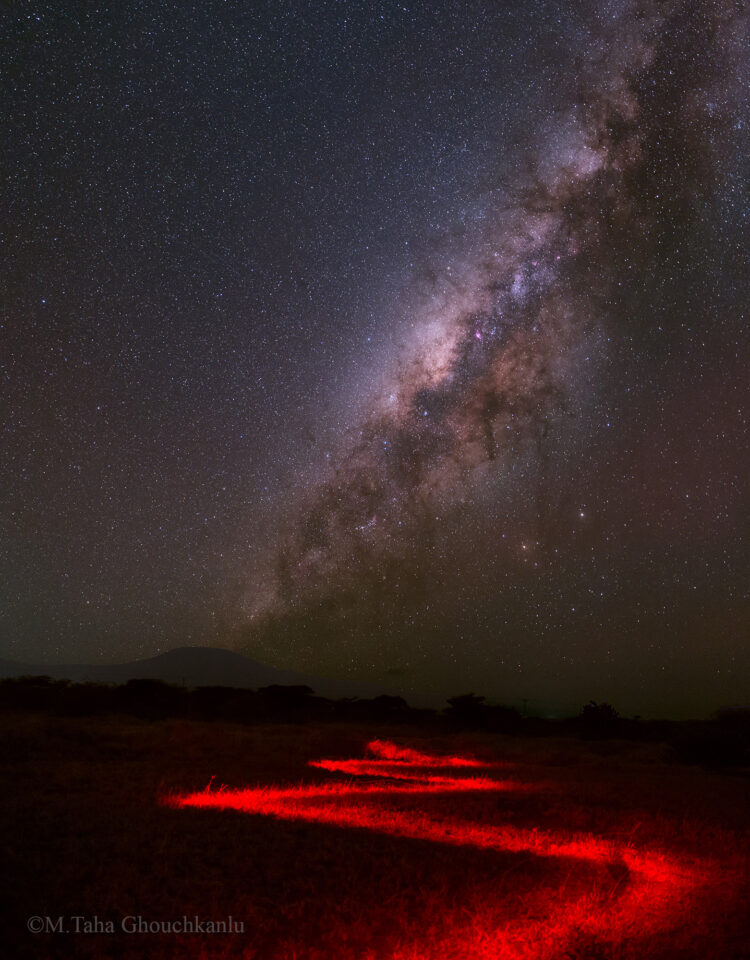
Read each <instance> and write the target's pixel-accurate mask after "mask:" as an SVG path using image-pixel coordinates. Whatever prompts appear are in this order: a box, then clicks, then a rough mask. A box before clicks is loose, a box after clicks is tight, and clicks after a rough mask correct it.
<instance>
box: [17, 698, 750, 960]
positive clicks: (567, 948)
mask: <svg viewBox="0 0 750 960" xmlns="http://www.w3.org/2000/svg"><path fill="white" fill-rule="evenodd" d="M372 733H373V731H371V730H369V729H357V728H352V727H350V728H342V727H335V726H332V725H328V726H323V725H310V726H284V725H266V726H259V727H244V726H237V725H231V724H223V723H215V724H213V723H193V722H187V721H182V720H171V721H164V722H161V723H147V722H141V721H137V720H131V719H124V718H116V717H110V718H97V719H95V720H87V719H55V718H50V717H43V716H37V715H31V714H7V715H5V716H3V717H1V718H0V762H1V764H2V769H3V773H4V783H3V796H4V798H5V801H6V802H5V807H6V814H5V818H6V819H5V822H6V825H7V824H9V825H10V827H11V829H10V830H9V831H6V836H5V838H4V841H3V863H4V870H3V884H4V889H3V891H2V903H3V909H4V921H3V927H4V929H3V945H4V949H3V953H4V955H6V956H9V957H19V958H23V957H26V956H28V957H32V956H33V957H53V958H55V957H68V956H70V957H82V958H84V957H85V958H89V957H91V958H94V957H96V958H99V957H107V958H109V957H111V958H117V957H122V958H126V957H138V958H140V957H144V956H148V957H150V958H154V960H162V958H164V960H166V958H172V957H175V958H176V957H191V958H198V960H200V958H204V957H205V958H209V957H210V958H222V957H244V958H248V960H249V958H257V960H265V958H269V960H270V958H273V960H281V958H285V960H286V958H289V960H292V958H299V960H303V958H304V960H318V958H319V960H323V958H326V960H337V958H342V960H354V958H358V960H359V958H372V960H375V958H377V960H393V958H397V957H398V958H401V960H407V958H409V960H416V958H418V957H419V958H422V960H426V958H435V957H440V958H441V960H443V958H444V960H451V958H456V960H457V958H459V957H461V958H470V957H473V958H478V957H481V958H486V957H510V956H515V957H519V958H520V957H524V958H525V957H528V958H531V957H536V958H542V957H550V958H558V957H559V958H567V960H605V958H607V960H645V958H651V957H653V958H659V960H671V958H675V960H676V958H678V957H679V958H680V960H691V958H692V960H706V958H708V957H711V958H715V960H739V958H742V957H750V949H749V948H748V945H747V934H748V927H747V923H746V917H745V913H746V904H747V902H748V892H749V891H750V885H749V884H748V876H749V875H750V863H749V858H748V849H749V848H748V828H747V825H746V820H747V811H748V809H750V804H749V803H748V801H749V800H750V781H749V780H748V778H747V777H745V776H742V775H737V774H735V775H732V776H730V775H725V774H718V773H710V772H706V771H703V770H700V769H696V768H692V767H691V768H688V767H681V766H677V765H673V764H669V763H667V762H665V756H664V750H663V748H661V747H660V746H659V745H653V744H652V745H648V744H637V745H631V744H625V743H618V742H606V743H601V744H592V743H582V742H580V741H575V740H570V739H565V740H555V739H540V740H521V739H512V738H507V737H500V736H490V735H466V736H458V735H454V736H444V737H432V738H429V739H422V740H420V739H419V738H418V737H416V738H415V736H414V734H413V732H411V733H408V732H405V731H403V730H401V731H399V730H397V729H394V730H385V731H384V730H382V729H378V731H377V735H378V736H379V737H380V738H382V739H389V740H395V741H397V742H399V743H403V744H408V745H409V746H411V747H413V748H415V749H417V750H420V751H426V752H428V753H444V754H454V755H473V756H476V757H479V758H482V759H486V760H489V761H493V762H494V761H498V760H499V761H502V762H503V764H506V765H507V766H503V767H501V768H499V769H500V773H499V774H498V775H500V776H502V777H503V778H510V779H511V780H515V781H516V782H518V783H522V784H525V785H529V786H530V787H531V789H528V790H507V791H502V792H499V793H495V792H491V791H483V792H477V793H466V794H451V795H446V796H440V795H439V794H436V795H434V796H427V797H419V798H417V799H416V800H415V798H414V797H411V796H408V795H404V794H394V795H393V796H390V797H384V798H382V803H383V804H384V805H385V806H384V807H383V809H387V810H391V811H393V812H394V815H395V814H396V813H399V812H401V813H404V812H407V813H408V811H412V813H413V811H414V809H415V803H416V804H418V809H419V811H420V815H423V816H424V817H425V819H426V820H428V821H430V822H433V823H434V822H438V821H442V822H445V821H456V822H459V821H460V822H463V823H465V822H467V821H468V822H471V823H476V824H480V825H483V826H484V827H486V828H487V829H501V828H502V829H507V828H513V829H514V830H515V831H517V832H519V834H520V833H523V835H527V834H528V832H529V831H533V830H534V829H536V830H538V831H539V832H540V833H542V834H544V835H546V836H555V835H559V836H560V837H570V836H571V835H574V834H578V835H580V834H584V835H591V836H592V837H595V838H598V839H600V840H601V839H603V840H605V841H608V842H611V844H612V845H613V849H615V848H617V849H620V850H625V851H632V852H633V854H637V853H639V852H644V851H647V852H649V853H650V854H651V853H654V852H656V853H663V854H665V855H666V856H667V857H669V858H670V859H671V860H672V861H674V862H677V863H679V864H681V865H683V866H684V869H685V871H687V872H688V873H690V874H691V876H693V872H694V871H696V870H697V871H698V874H699V877H698V879H699V881H700V882H698V883H697V884H696V885H695V886H694V887H692V888H691V890H692V892H690V890H687V889H686V890H685V891H683V892H682V893H680V896H679V897H676V898H675V902H674V903H670V904H667V906H666V907H665V906H664V904H660V903H658V902H651V901H653V900H654V897H656V893H649V895H648V896H645V895H644V896H641V899H640V900H636V898H635V897H634V895H633V894H632V891H633V890H634V889H635V888H634V885H633V884H632V881H631V877H630V875H629V871H628V869H627V867H626V866H623V865H620V866H618V863H617V862H611V863H609V864H606V865H604V866H603V865H602V864H595V863H592V862H587V861H585V860H575V859H571V858H569V857H560V856H545V855H539V853H533V852H529V851H525V852H523V851H520V852H519V851H516V852H513V851H508V850H505V851H503V850H490V849H481V848H477V847H476V846H468V845H467V846H460V845H459V846H456V845H451V844H447V843H437V842H431V841H429V840H424V839H419V838H415V837H409V836H393V835H389V834H388V833H384V832H379V831H377V830H372V829H342V828H341V827H340V826H336V825H335V824H332V823H323V822H306V821H303V820H298V819H297V820H295V819H276V818H269V817H267V816H256V815H247V814H246V813H243V812H238V811H230V810H220V809H218V810H204V809H176V808H174V807H170V806H167V805H165V804H164V803H163V802H160V801H162V800H163V799H164V798H165V797H168V796H170V795H172V794H177V793H185V792H190V791H196V790H203V789H204V788H205V787H206V785H207V784H208V783H209V781H210V780H211V778H212V777H215V779H214V781H213V784H212V791H214V790H219V789H220V788H221V786H222V784H227V785H228V786H229V787H230V788H235V787H241V786H247V785H252V784H256V783H259V784H285V785H288V784H298V783H300V782H302V781H304V782H307V783H310V782H315V783H330V782H332V781H336V779H337V778H338V779H339V780H340V779H342V776H341V774H338V775H337V774H335V773H331V772H328V771H326V770H322V769H317V768H312V767H310V766H308V761H309V760H314V759H319V758H321V757H343V758H347V757H357V756H361V754H362V748H363V745H364V744H365V743H366V742H367V741H368V740H369V739H371V737H372ZM471 775H472V776H473V775H474V773H471ZM649 897H650V898H651V900H649ZM628 898H630V899H628ZM626 903H628V904H630V906H629V907H628V910H629V912H626V911H625V908H624V904H626ZM618 911H619V913H618ZM32 915H41V916H50V917H58V916H64V917H70V916H84V917H89V918H91V917H95V916H96V917H98V918H100V920H102V921H107V920H112V921H114V923H115V926H116V928H117V929H119V924H120V919H121V918H122V917H124V916H128V915H132V916H143V917H144V918H146V919H148V920H176V919H179V918H181V917H182V916H183V915H187V916H188V917H190V916H193V915H198V916H200V917H201V918H203V919H209V920H210V919H215V920H221V919H223V918H226V917H227V916H228V915H232V916H233V917H234V918H235V919H236V920H241V921H242V922H243V923H244V925H245V934H244V935H236V934H235V935H222V934H214V935H203V936H201V935H191V936H185V935H177V934H168V935H161V934H143V935H138V934H123V933H118V934H115V935H108V934H100V935H97V934H83V933H81V934H67V935H66V934H41V935H37V936H32V935H30V934H28V933H27V932H26V929H25V927H26V920H27V918H28V917H29V916H32ZM615 916H618V917H619V920H618V922H617V924H614V923H613V922H612V918H613V917H615ZM605 921H606V922H605Z"/></svg>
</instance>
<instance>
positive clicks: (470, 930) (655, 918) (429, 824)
mask: <svg viewBox="0 0 750 960" xmlns="http://www.w3.org/2000/svg"><path fill="white" fill-rule="evenodd" d="M367 752H368V753H369V754H370V755H371V757H372V756H374V757H375V758H378V759H362V760H360V759H346V760H316V761H312V762H311V765H312V766H314V767H317V768H319V769H323V770H327V771H329V772H333V773H344V774H347V775H348V776H350V777H368V778H378V777H379V778H382V779H381V780H380V782H377V780H376V782H363V781H362V780H354V781H351V780H349V781H347V782H341V781H337V782H332V783H328V784H304V785H300V786H294V787H277V786H258V787H252V788H246V789H239V790H221V791H218V792H216V791H211V790H210V789H206V790H204V791H202V792H198V793H191V794H185V795H182V796H178V797H175V798H172V799H171V800H170V801H168V802H170V803H172V804H174V805H176V806H178V807H202V808H213V809H225V810H238V811H242V812H244V813H249V814H256V815H265V816H270V817H276V818H279V819H287V820H293V819H301V820H305V821H308V822H314V823H321V824H329V825H335V826H338V827H356V828H360V829H365V830H369V831H376V832H379V833H384V834H389V835H391V836H395V837H400V838H407V839H410V840H419V841H431V842H433V843H439V844H446V845H452V846H462V847H467V846H468V847H476V848H480V849H483V850H490V851H496V852H498V853H503V854H528V855H530V856H532V857H539V858H563V859H564V860H566V861H568V862H569V863H570V864H571V868H572V869H573V870H575V865H576V864H577V863H578V864H584V863H585V864H587V865H588V866H589V867H593V868H595V870H596V871H598V873H599V874H600V875H601V878H602V880H601V882H600V883H599V884H597V893H596V895H594V894H593V893H592V895H590V896H589V895H584V896H582V895H581V894H580V891H579V892H578V893H577V894H573V895H570V894H566V892H565V891H564V890H563V891H561V892H560V896H559V899H558V900H557V902H556V903H555V904H554V905H549V904H547V905H546V907H545V912H544V916H543V917H542V918H534V919H528V918H526V919H524V921H523V923H522V924H516V923H514V922H513V921H508V920H507V918H506V920H505V922H503V923H499V924H498V922H497V920H495V919H493V915H494V914H495V913H496V911H494V910H493V904H492V901H491V895H490V896H489V899H488V903H487V905H486V907H483V908H482V909H481V910H478V911H477V912H476V913H475V915H474V916H472V917H471V918H469V920H468V921H459V920H456V921H455V922H453V923H452V925H451V930H450V934H449V936H448V938H447V939H446V938H445V936H444V935H443V936H442V939H439V940H437V941H436V940H434V939H431V938H430V936H429V935H426V936H425V940H424V942H422V943H418V944H408V945H404V946H402V947H399V948H398V949H397V950H396V951H395V952H391V953H390V954H389V960H407V958H409V960H418V958H420V960H428V958H437V957H448V956H450V957H453V956H456V957H458V956H460V957H464V958H490V957H494V958H508V960H509V958H515V960H525V958H528V960H531V958H534V960H543V958H551V957H556V956H561V955H565V954H564V952H561V951H562V948H563V946H565V945H566V944H570V943H572V942H573V940H574V939H575V938H580V937H581V936H582V935H585V936H587V937H590V938H594V939H595V940H596V941H597V942H604V943H608V944H616V943H618V942H622V941H623V939H625V938H628V939H630V940H633V939H635V938H643V937H646V936H649V935H651V934H653V933H655V932H658V931H660V930H662V931H663V930H668V929H669V928H670V927H672V926H673V925H674V924H675V923H676V922H677V921H678V920H679V917H680V911H681V907H682V905H683V902H684V900H685V898H686V897H687V895H688V894H689V893H690V892H691V891H694V890H695V889H696V888H697V887H698V886H699V884H700V883H705V882H707V880H708V877H709V875H710V870H709V867H708V865H707V864H706V863H703V864H700V865H698V864H688V863H685V862H678V861H677V860H675V859H674V858H673V857H671V856H668V855H667V854H665V853H662V852H659V851H656V850H648V849H645V850H644V849H641V850H638V849H635V848H633V847H632V846H630V845H627V844H622V843H619V842H616V841H614V840H609V839H606V838H598V837H595V836H592V835H590V834H575V833H570V834H565V833H562V832H560V831H549V830H548V831H544V830H535V829H533V830H530V829H523V828H518V827H513V826H509V825H508V826H503V825H501V826H498V825H495V824H487V823H482V822H473V821H469V820H465V819H462V818H461V817H457V816H456V815H455V813H454V812H453V811H452V810H448V811H446V812H445V813H441V812H438V813H437V814H436V813H435V812H431V813H429V814H428V813H426V812H425V810H424V809H420V807H419V806H418V805H413V806H412V807H408V806H407V808H406V809H404V808H403V802H402V803H401V804H400V805H397V806H395V807H394V806H393V805H389V804H388V803H387V802H386V800H387V799H388V798H389V797H396V798H401V800H402V801H407V800H408V798H411V800H412V801H416V800H418V798H419V797H420V796H423V797H426V796H428V795H431V796H433V797H437V798H439V797H440V795H441V794H442V795H445V797H446V798H448V797H449V796H451V795H453V796H456V795H461V794H469V793H472V792H478V791H485V792H490V791H506V790H511V789H513V790H518V789H528V787H525V786H524V785H523V784H519V783H516V782H513V781H508V780H495V779H491V778H489V777H462V776H456V775H450V776H447V775H445V774H443V773H438V774H436V773H434V772H431V771H434V770H436V769H437V770H441V771H443V770H446V769H447V768H453V770H454V771H455V770H457V769H458V768H477V767H488V766H490V765H489V764H486V763H482V762H481V761H477V760H472V759H469V758H465V757H446V756H439V757H435V756H429V755H428V754H424V753H419V752H417V751H415V750H407V749H404V748H401V747H398V746H396V745H395V744H392V743H387V742H382V741H377V740H376V741H373V742H372V743H370V744H368V747H367ZM390 780H395V781H397V782H395V783H392V782H387V781H390ZM602 885H603V886H604V887H605V888H606V889H607V890H608V896H607V897H606V898H605V902H604V903H602V897H601V888H602ZM449 906H450V905H448V904H446V910H448V908H449ZM571 955H572V954H571V953H570V952H568V956H571Z"/></svg>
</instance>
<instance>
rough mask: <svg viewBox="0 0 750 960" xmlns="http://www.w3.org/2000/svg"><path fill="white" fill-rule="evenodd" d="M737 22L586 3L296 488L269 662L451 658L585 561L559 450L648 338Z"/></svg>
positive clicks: (729, 69)
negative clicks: (373, 388)
mask: <svg viewBox="0 0 750 960" xmlns="http://www.w3.org/2000/svg"><path fill="white" fill-rule="evenodd" d="M746 30H747V19H746V16H745V15H744V13H743V11H742V10H740V8H739V7H737V6H736V5H735V4H700V3H698V4H694V5H690V6H687V7H686V6H684V5H681V4H673V5H671V6H670V5H667V4H665V5H658V6H656V5H655V6H649V5H642V6H638V5H635V4H632V5H630V4H626V5H620V4H618V5H612V6H611V7H608V8H607V9H601V10H599V12H598V16H597V18H596V28H595V32H594V34H593V35H592V36H591V37H590V38H589V41H588V43H587V44H586V46H585V50H584V51H583V52H579V57H578V59H577V60H574V59H571V65H570V68H571V83H570V88H571V89H570V94H571V101H570V103H569V106H568V108H567V109H561V110H560V111H559V112H558V114H557V115H556V116H555V117H554V118H553V120H551V121H550V123H549V124H548V129H546V130H544V131H541V132H538V133H537V135H536V136H535V138H534V139H535V141H536V142H534V143H533V146H532V147H530V148H529V149H527V150H526V151H525V153H524V154H523V155H522V156H521V157H520V159H519V158H516V162H515V163H514V166H513V168H512V171H511V174H510V175H508V176H507V177H506V178H505V179H506V182H505V183H504V184H503V186H502V188H500V189H498V190H496V191H494V192H493V193H492V196H491V199H490V200H488V201H487V209H486V211H485V213H486V216H485V217H484V220H483V225H482V226H481V228H480V227H477V228H476V229H475V230H474V233H473V235H472V236H470V237H469V238H468V239H467V240H466V242H465V243H464V244H463V246H462V249H461V252H460V255H457V256H454V257H453V259H450V260H448V261H447V262H442V263H435V262H433V263H431V264H430V265H429V267H425V276H426V279H425V280H424V282H423V283H422V284H421V286H420V289H419V293H418V295H417V296H414V297H413V298H412V303H411V305H410V306H411V312H410V313H409V315H408V322H407V323H406V324H405V325H404V326H403V328H402V330H401V337H400V341H399V342H400V346H399V349H398V351H397V352H396V356H395V358H394V359H393V360H392V362H391V363H390V366H389V367H388V372H387V373H386V374H385V376H384V378H383V380H382V383H383V388H382V390H381V392H380V395H379V396H378V397H376V398H375V399H374V401H373V403H372V409H371V412H370V414H369V415H367V416H365V417H364V418H363V419H362V420H361V421H360V422H357V423H356V424H354V425H352V428H351V430H350V432H349V433H348V434H347V437H346V439H345V441H343V442H342V444H341V447H340V449H338V450H337V451H335V452H334V453H333V454H331V455H330V459H331V466H330V470H329V473H328V475H327V476H326V477H325V478H324V479H323V480H322V481H315V482H307V483H306V484H305V485H304V486H303V489H302V490H301V492H300V494H299V498H298V500H297V501H296V510H295V513H294V517H293V519H292V520H291V522H290V523H288V524H287V527H286V530H285V533H284V537H283V541H282V543H281V545H280V547H279V549H278V554H277V558H276V561H275V565H274V570H273V576H270V577H267V578H265V580H264V581H263V584H262V586H260V585H259V582H258V581H257V580H256V582H255V583H254V585H253V589H252V590H251V601H250V609H251V612H252V616H253V620H254V622H255V623H257V624H260V626H261V629H260V630H259V634H262V635H263V636H265V637H266V638H268V637H269V636H270V637H271V639H270V640H269V639H267V641H266V642H267V643H268V644H269V647H270V648H271V649H274V645H275V649H276V651H277V652H278V650H279V649H283V648H284V646H285V644H290V643H291V644H292V645H293V646H294V648H295V649H296V650H297V651H299V650H300V649H304V648H305V645H306V644H309V645H312V646H313V647H314V646H315V645H316V644H322V645H324V646H327V645H330V646H331V648H332V649H333V650H335V651H336V654H337V655H338V656H339V657H342V658H343V660H344V661H347V659H349V660H350V661H351V663H353V664H357V663H360V662H365V663H370V664H371V665H375V666H379V667H380V668H381V669H385V668H387V667H388V665H389V664H391V665H392V664H394V663H397V664H399V665H404V664H408V663H409V662H410V661H413V660H414V658H415V656H416V657H417V658H419V657H420V656H421V657H423V658H430V657H440V656H447V658H448V660H454V661H455V660H456V659H457V658H458V657H459V656H460V655H461V654H460V651H461V650H463V651H464V652H465V651H466V649H467V647H468V648H470V647H471V643H472V641H471V632H472V630H473V631H475V632H476V631H477V630H480V631H481V630H482V629H483V628H484V629H485V630H486V629H487V622H490V623H493V622H494V623H495V624H496V625H497V624H499V622H500V620H501V619H502V616H501V614H502V611H503V610H504V609H512V607H513V604H514V603H517V602H518V601H517V599H514V591H515V592H516V593H517V591H518V582H516V583H515V584H514V583H513V582H512V581H513V578H514V577H515V578H516V580H517V581H518V578H520V581H519V582H524V583H525V584H526V586H527V587H528V588H529V589H530V590H531V594H530V596H533V595H534V594H533V591H534V589H535V588H534V583H535V580H536V581H537V587H538V594H537V595H536V600H537V602H542V601H541V599H540V598H541V597H542V596H543V594H544V591H545V587H544V585H543V580H544V576H546V574H543V573H542V572H540V571H542V570H548V569H549V568H550V565H551V564H554V563H555V562H556V558H558V561H557V562H558V563H559V564H562V562H563V560H562V554H563V553H565V555H566V557H567V560H566V562H568V563H570V564H571V566H572V567H574V568H575V567H576V566H578V567H580V566H581V564H586V563H587V562H588V560H587V559H586V558H585V557H584V559H583V560H581V558H580V556H578V557H577V559H571V558H572V557H574V558H575V557H576V554H575V551H577V550H578V546H577V545H571V543H570V542H569V541H570V540H571V537H570V530H571V527H572V526H573V525H574V521H580V523H579V526H580V527H581V528H582V529H583V528H584V526H585V523H586V520H587V511H586V509H585V507H584V506H583V505H581V504H580V500H581V495H580V488H581V483H580V477H579V478H578V481H576V476H577V475H578V473H579V472H580V468H581V465H582V464H585V462H586V461H585V458H582V457H581V456H580V453H581V450H582V448H583V450H584V451H585V449H586V445H587V444H588V443H590V442H595V441H594V440H593V439H592V438H595V436H596V433H597V431H601V430H604V429H605V428H606V427H607V426H609V424H607V423H606V422H605V420H606V417H604V416H601V417H598V415H597V414H598V411H599V409H600V407H599V404H600V401H601V392H602V383H603V382H605V381H607V380H609V381H611V380H612V377H613V376H616V372H617V365H618V363H620V362H621V356H620V354H619V351H620V350H621V343H622V341H623V338H627V336H628V335H630V336H632V335H633V332H634V330H636V329H639V330H643V329H644V328H646V329H647V328H648V324H649V317H648V316H647V315H644V313H645V310H644V302H645V304H646V308H647V304H648V299H647V298H648V294H649V287H650V285H653V282H654V277H655V276H656V277H657V278H658V269H659V267H658V264H659V260H660V258H662V257H664V256H666V255H667V254H665V250H669V249H670V244H672V245H673V244H674V238H675V235H676V232H677V231H678V230H680V229H692V226H691V224H694V223H695V221H696V218H697V219H699V218H700V208H701V204H703V203H704V202H705V198H706V197H708V196H710V194H711V191H712V190H713V189H714V188H715V185H716V183H717V182H718V179H719V171H720V168H721V162H720V161H721V156H720V149H719V138H720V131H721V130H722V127H723V125H724V124H726V123H727V122H728V116H729V115H731V109H730V107H731V105H732V104H733V99H732V98H733V96H734V95H735V93H734V88H735V85H737V84H738V77H739V76H740V72H741V71H740V67H741V56H742V47H743V38H744V39H746ZM571 57H572V58H573V57H574V54H573V53H572V54H571ZM717 102H720V103H721V105H722V107H721V109H719V108H718V107H717ZM501 162H502V161H501ZM644 277H646V279H644ZM623 284H625V285H626V295H625V296H623ZM628 296H629V297H630V299H629V300H628ZM613 370H614V371H615V372H614V374H613ZM577 471H578V473H577ZM584 486H585V484H584ZM576 497H578V500H576ZM561 522H562V525H563V526H564V528H565V532H564V533H563V532H562V531H561ZM566 523H567V525H565V524H566ZM573 532H575V531H573ZM579 539H580V538H579ZM586 549H587V550H588V549H589V545H588V544H587V545H586ZM571 550H572V551H573V553H571ZM478 556H479V557H481V558H482V560H481V562H479V563H478V562H477V559H476V558H477V557H478ZM532 557H533V560H532ZM534 571H537V573H535V572H534ZM573 575H574V574H573ZM537 578H538V579H537ZM449 598H450V599H449ZM493 604H494V606H495V607H496V608H497V610H498V611H500V614H498V613H496V614H495V615H494V621H493V617H492V616H489V617H487V609H488V607H491V606H492V605H493ZM459 607H460V608H462V609H463V613H462V615H461V616H460V617H458V618H457V616H456V613H455V611H456V609H457V608H459ZM447 610H451V611H452V612H451V613H450V614H448V613H447V612H446V611H447ZM477 611H480V612H479V613H477ZM477 617H478V619H479V621H480V623H479V624H477V622H476V620H477ZM498 617H499V619H498ZM461 618H463V623H464V629H463V630H461V629H458V628H457V627H456V622H457V619H461ZM484 618H487V619H484ZM483 619H484V623H482V621H483ZM467 621H468V623H469V626H468V627H467V626H466V623H467ZM446 622H449V623H450V626H449V627H448V632H449V633H451V638H450V639H447V638H446V637H442V638H441V636H440V633H441V627H442V628H443V629H445V624H446ZM505 622H506V623H507V620H506V621H505ZM279 623H281V624H285V626H283V627H279ZM404 637H410V640H408V641H407V642H406V646H407V648H408V652H405V647H404ZM353 638H356V639H353ZM497 649H498V657H500V658H501V657H502V656H503V654H502V651H503V650H504V649H505V650H507V640H506V641H504V640H503V638H502V636H501V635H500V634H498V640H497ZM405 669H406V668H405ZM393 672H394V673H396V672H398V671H397V670H396V669H394V670H393Z"/></svg>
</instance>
